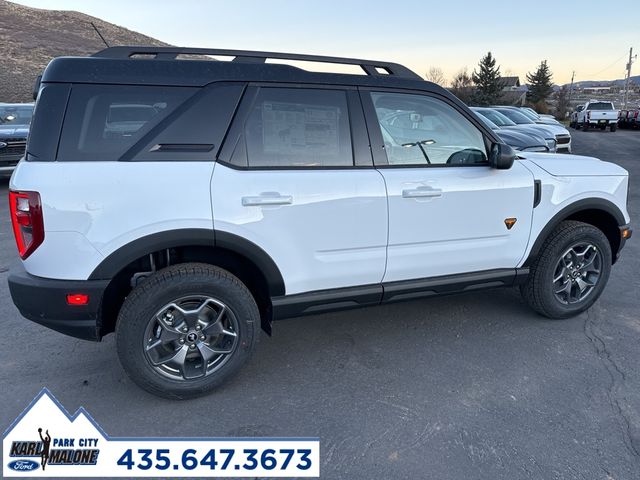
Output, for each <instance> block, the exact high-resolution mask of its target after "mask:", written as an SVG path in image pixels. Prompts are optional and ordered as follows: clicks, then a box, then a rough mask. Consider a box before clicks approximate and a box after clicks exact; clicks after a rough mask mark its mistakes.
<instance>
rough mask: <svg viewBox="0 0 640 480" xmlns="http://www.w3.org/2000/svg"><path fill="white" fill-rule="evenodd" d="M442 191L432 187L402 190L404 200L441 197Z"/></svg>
mask: <svg viewBox="0 0 640 480" xmlns="http://www.w3.org/2000/svg"><path fill="white" fill-rule="evenodd" d="M441 196H442V190H440V189H439V188H432V187H418V188H411V189H407V190H402V198H430V197H441Z"/></svg>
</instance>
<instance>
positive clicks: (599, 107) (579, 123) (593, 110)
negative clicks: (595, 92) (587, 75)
mask: <svg viewBox="0 0 640 480" xmlns="http://www.w3.org/2000/svg"><path fill="white" fill-rule="evenodd" d="M592 127H597V128H599V129H600V130H605V129H606V128H607V127H609V129H610V130H611V131H612V132H615V131H616V128H618V111H617V110H616V109H615V108H614V106H613V102H607V101H600V100H590V101H588V102H587V103H585V105H584V108H583V109H582V110H580V111H579V112H576V128H582V130H584V131H585V132H586V131H588V130H589V128H592Z"/></svg>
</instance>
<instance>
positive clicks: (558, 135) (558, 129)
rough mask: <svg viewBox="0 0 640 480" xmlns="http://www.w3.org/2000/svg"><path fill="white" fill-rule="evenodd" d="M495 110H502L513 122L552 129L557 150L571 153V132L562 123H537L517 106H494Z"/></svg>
mask: <svg viewBox="0 0 640 480" xmlns="http://www.w3.org/2000/svg"><path fill="white" fill-rule="evenodd" d="M492 108H493V109H494V110H495V111H497V112H500V113H501V114H503V115H504V116H505V117H507V118H509V120H511V121H512V122H514V123H515V124H517V125H537V126H539V127H543V128H545V129H547V130H550V131H551V132H552V133H553V135H554V136H555V139H556V143H557V147H556V148H557V151H558V152H564V153H571V134H570V133H569V130H567V129H566V128H564V127H563V126H562V125H560V124H558V125H550V124H546V123H545V124H544V125H543V124H540V123H536V122H534V121H533V120H531V119H530V118H529V117H527V116H526V115H525V114H524V113H522V112H520V111H519V110H518V109H516V108H509V107H492Z"/></svg>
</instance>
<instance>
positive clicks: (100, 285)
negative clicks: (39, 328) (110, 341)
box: [9, 267, 109, 340]
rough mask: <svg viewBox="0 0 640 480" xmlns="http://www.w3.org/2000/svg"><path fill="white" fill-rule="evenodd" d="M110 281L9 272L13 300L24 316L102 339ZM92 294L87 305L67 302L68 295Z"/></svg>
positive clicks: (86, 337) (66, 331)
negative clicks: (104, 303) (102, 318)
mask: <svg viewBox="0 0 640 480" xmlns="http://www.w3.org/2000/svg"><path fill="white" fill-rule="evenodd" d="M108 284H109V280H54V279H49V278H41V277H36V276H34V275H30V274H29V273H27V272H26V271H25V270H24V268H22V267H20V268H19V269H15V270H12V271H11V273H10V274H9V291H10V292H11V299H12V300H13V303H14V304H15V305H16V307H18V310H19V311H20V313H21V314H22V316H23V317H25V318H27V319H29V320H32V321H34V322H36V323H39V324H40V325H44V326H45V327H48V328H51V329H52V330H56V331H57V332H60V333H64V334H65V335H70V336H72V337H77V338H82V339H84V340H100V307H101V304H102V297H103V294H104V291H105V289H106V288H107V285H108ZM75 293H84V294H87V295H89V302H88V304H87V305H69V304H67V295H68V294H75Z"/></svg>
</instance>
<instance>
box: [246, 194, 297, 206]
mask: <svg viewBox="0 0 640 480" xmlns="http://www.w3.org/2000/svg"><path fill="white" fill-rule="evenodd" d="M292 203H293V197H292V196H291V195H280V194H279V193H273V194H262V195H256V196H253V197H242V206H243V207H255V206H262V205H291V204H292Z"/></svg>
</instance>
